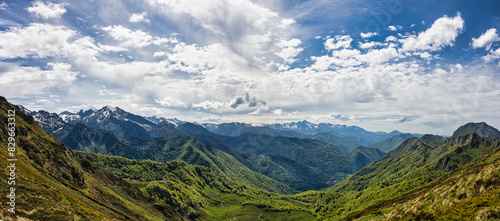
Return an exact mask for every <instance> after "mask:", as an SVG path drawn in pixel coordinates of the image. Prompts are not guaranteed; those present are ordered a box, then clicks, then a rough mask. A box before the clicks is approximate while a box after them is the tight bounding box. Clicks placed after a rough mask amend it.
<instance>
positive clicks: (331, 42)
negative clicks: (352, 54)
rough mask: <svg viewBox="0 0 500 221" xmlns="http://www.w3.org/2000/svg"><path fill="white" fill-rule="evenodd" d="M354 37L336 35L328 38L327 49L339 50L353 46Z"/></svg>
mask: <svg viewBox="0 0 500 221" xmlns="http://www.w3.org/2000/svg"><path fill="white" fill-rule="evenodd" d="M351 42H352V38H351V36H349V35H342V36H340V35H339V36H335V37H334V38H327V39H326V41H325V49H327V50H337V49H342V48H350V47H351Z"/></svg>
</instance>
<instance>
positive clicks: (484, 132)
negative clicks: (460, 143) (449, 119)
mask: <svg viewBox="0 0 500 221" xmlns="http://www.w3.org/2000/svg"><path fill="white" fill-rule="evenodd" d="M470 133H476V134H477V135H479V136H480V137H482V138H484V139H487V140H493V139H500V131H498V130H497V129H496V128H494V127H492V126H490V125H488V124H486V123H485V122H479V123H472V122H471V123H467V124H465V125H463V126H461V127H459V128H458V129H457V130H456V131H455V132H453V135H452V137H458V136H463V135H467V134H470Z"/></svg>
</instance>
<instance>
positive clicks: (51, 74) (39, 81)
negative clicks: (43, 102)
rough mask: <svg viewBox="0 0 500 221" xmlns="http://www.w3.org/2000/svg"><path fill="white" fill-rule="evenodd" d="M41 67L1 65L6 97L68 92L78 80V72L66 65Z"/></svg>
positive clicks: (0, 78)
mask: <svg viewBox="0 0 500 221" xmlns="http://www.w3.org/2000/svg"><path fill="white" fill-rule="evenodd" d="M47 66H48V67H50V68H47V69H46V70H44V69H42V68H40V67H21V66H17V65H12V64H7V63H0V69H1V70H4V71H3V72H1V73H0V88H2V89H3V90H2V93H3V94H4V96H12V97H22V96H34V95H43V94H45V93H47V92H48V91H50V90H52V89H58V90H66V89H67V88H68V87H69V86H71V85H72V83H73V82H74V81H75V80H76V79H77V76H78V72H75V71H72V70H71V65H70V64H66V63H47Z"/></svg>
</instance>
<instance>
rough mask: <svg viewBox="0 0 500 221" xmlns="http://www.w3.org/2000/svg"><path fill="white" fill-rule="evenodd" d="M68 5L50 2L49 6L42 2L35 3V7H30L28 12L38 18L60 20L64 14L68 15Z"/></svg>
mask: <svg viewBox="0 0 500 221" xmlns="http://www.w3.org/2000/svg"><path fill="white" fill-rule="evenodd" d="M67 5H68V3H61V4H56V3H52V2H48V3H47V4H45V3H43V2H42V1H36V2H33V6H32V7H29V8H28V9H27V10H28V12H30V13H31V14H33V15H35V16H36V17H38V18H43V19H51V18H60V17H61V15H62V14H64V13H66V9H65V8H64V6H67Z"/></svg>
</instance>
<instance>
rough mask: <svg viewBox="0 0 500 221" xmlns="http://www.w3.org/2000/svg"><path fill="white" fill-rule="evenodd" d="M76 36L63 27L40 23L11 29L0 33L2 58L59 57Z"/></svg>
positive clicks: (0, 55) (73, 32)
mask: <svg viewBox="0 0 500 221" xmlns="http://www.w3.org/2000/svg"><path fill="white" fill-rule="evenodd" d="M75 34H76V33H75V31H72V30H68V29H66V28H65V27H62V26H53V25H49V24H40V23H33V24H31V25H30V26H28V27H25V28H16V27H11V28H9V29H8V30H7V31H1V32H0V58H16V57H21V58H26V57H28V56H34V57H37V58H44V57H48V56H57V55H59V54H60V53H61V51H62V49H64V48H67V47H68V45H69V42H68V41H69V40H70V38H71V37H73V36H75Z"/></svg>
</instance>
